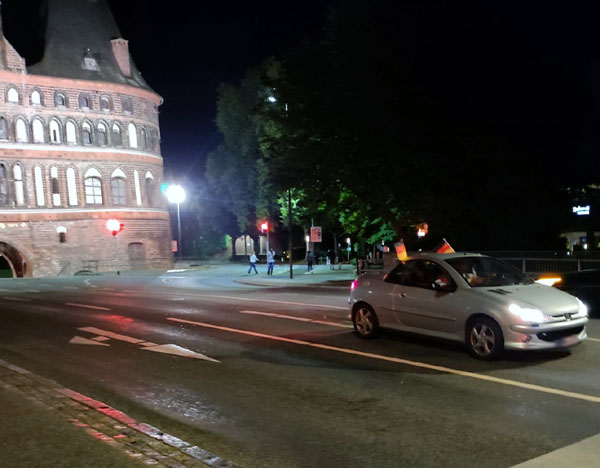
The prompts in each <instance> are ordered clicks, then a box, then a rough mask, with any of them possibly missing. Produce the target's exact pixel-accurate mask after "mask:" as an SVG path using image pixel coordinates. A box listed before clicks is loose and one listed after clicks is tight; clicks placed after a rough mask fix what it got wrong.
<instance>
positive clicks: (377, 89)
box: [259, 0, 577, 249]
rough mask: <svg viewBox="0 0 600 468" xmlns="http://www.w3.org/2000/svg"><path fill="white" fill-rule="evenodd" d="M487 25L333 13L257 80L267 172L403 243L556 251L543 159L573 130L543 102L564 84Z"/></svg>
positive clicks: (465, 13)
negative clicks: (422, 233) (424, 237)
mask: <svg viewBox="0 0 600 468" xmlns="http://www.w3.org/2000/svg"><path fill="white" fill-rule="evenodd" d="M488 13H489V12H487V11H485V10H484V9H483V8H482V7H480V6H479V5H478V3H476V2H475V3H471V2H451V3H450V4H447V3H446V2H428V1H424V2H421V1H419V2H396V3H392V2H387V1H377V0H376V1H369V2H366V1H344V2H340V3H339V5H337V7H336V8H334V9H333V10H332V13H331V15H330V18H329V21H328V24H327V25H326V28H325V30H324V32H323V34H322V35H321V36H320V37H316V38H312V39H311V40H307V41H306V43H305V44H304V45H303V46H302V47H300V48H298V49H296V50H294V51H292V52H290V53H289V54H288V55H287V56H286V57H284V59H283V60H281V61H280V62H275V61H273V62H271V63H270V64H269V66H267V67H266V69H265V73H264V78H263V80H264V82H265V84H266V85H267V86H268V87H269V88H270V90H271V91H272V93H273V95H274V96H275V97H276V98H277V101H276V102H275V103H273V102H268V101H264V100H263V101H261V102H260V104H261V108H260V121H259V123H260V128H259V130H260V137H261V138H260V142H261V150H262V155H261V158H262V159H263V160H264V161H265V163H264V164H265V166H267V167H269V170H270V171H271V174H273V175H274V176H275V178H276V179H277V180H278V182H279V183H280V184H281V186H282V187H289V186H295V187H298V188H301V189H302V190H303V191H304V193H305V194H306V195H307V197H308V198H309V199H314V200H327V205H328V209H329V210H330V211H331V210H333V211H335V210H336V204H338V206H337V209H338V212H339V213H341V212H342V211H343V207H342V206H341V205H339V203H340V194H343V193H350V194H352V197H345V198H346V200H348V199H354V200H355V202H356V204H355V206H356V213H357V214H359V215H360V216H363V217H364V218H365V220H364V223H363V225H368V224H369V223H370V222H372V221H373V220H379V221H380V222H381V223H382V224H381V225H382V226H383V225H385V224H389V225H391V226H393V228H394V230H395V232H396V234H397V236H398V237H404V238H405V239H410V237H411V235H412V232H413V226H414V225H415V224H416V223H419V222H421V221H427V222H428V223H429V225H430V227H431V228H432V235H437V236H444V237H447V238H449V239H451V240H453V242H452V243H453V245H455V246H456V247H459V248H469V249H489V248H494V249H499V248H523V247H529V248H532V247H538V248H539V247H548V246H550V245H551V244H553V242H554V240H555V239H556V234H557V230H556V225H555V222H554V220H556V216H554V214H553V213H554V210H555V208H556V206H557V203H560V201H561V200H560V198H559V196H558V192H557V191H554V190H553V189H552V188H551V187H553V186H557V184H556V180H555V179H553V178H552V177H553V176H555V175H556V171H555V167H554V165H553V164H549V163H548V162H547V161H548V149H549V148H551V147H553V146H556V145H562V144H564V138H565V135H566V134H568V135H573V134H576V133H577V130H576V124H574V123H573V122H572V121H570V120H569V119H568V118H566V117H565V116H564V115H563V114H562V111H559V110H557V108H556V104H557V102H560V103H562V104H565V106H567V104H566V103H565V102H564V99H562V98H561V97H560V96H556V95H554V96H553V97H554V103H552V104H551V103H549V102H547V99H546V98H547V94H545V93H547V92H548V90H549V88H550V87H551V86H557V85H559V86H562V87H564V86H567V84H565V83H564V82H563V81H561V80H562V78H561V77H560V76H559V77H554V78H553V79H552V80H550V79H549V76H551V75H549V73H550V72H551V71H552V70H551V67H550V66H549V65H548V64H546V63H543V61H540V60H539V59H538V58H537V57H535V56H532V55H531V54H530V53H529V52H528V51H526V50H523V49H522V48H520V47H519V44H518V43H516V42H514V41H513V40H512V38H510V37H506V36H504V35H503V34H502V33H501V31H500V30H499V29H498V28H497V27H496V25H495V24H494V22H493V21H492V20H491V18H490V17H489V16H488ZM518 74H521V75H523V74H525V75H526V76H525V78H524V77H523V76H519V79H518V80H517V75H518ZM528 79H529V80H530V81H531V83H529V81H528ZM517 81H518V82H517ZM570 107H572V106H567V108H570ZM313 197H314V198H313ZM346 219H347V218H346ZM357 229H358V227H357Z"/></svg>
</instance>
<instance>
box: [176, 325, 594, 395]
mask: <svg viewBox="0 0 600 468" xmlns="http://www.w3.org/2000/svg"><path fill="white" fill-rule="evenodd" d="M167 320H170V321H172V322H179V323H187V324H190V325H197V326H199V327H205V328H213V329H215V330H221V331H226V332H231V333H238V334H240V335H248V336H253V337H256V338H264V339H267V340H274V341H283V342H285V343H293V344H297V345H301V346H310V347H312V348H320V349H326V350H328V351H337V352H339V353H344V354H352V355H355V356H362V357H367V358H371V359H379V360H381V361H389V362H395V363H397V364H404V365H407V366H413V367H419V368H421V369H429V370H434V371H437V372H443V373H446V374H454V375H460V376H463V377H470V378H473V379H478V380H485V381H488V382H494V383H499V384H502V385H510V386H513V387H520V388H525V389H528V390H534V391H537V392H543V393H550V394H553V395H560V396H564V397H567V398H574V399H578V400H584V401H590V402H592V403H600V397H598V396H595V395H586V394H584V393H576V392H568V391H565V390H559V389H556V388H551V387H543V386H541V385H535V384H528V383H525V382H519V381H518V380H510V379H502V378H499V377H493V376H490V375H485V374H476V373H475V372H468V371H462V370H458V369H452V368H450V367H444V366H436V365H434V364H427V363H424V362H417V361H409V360H407V359H401V358H395V357H392V356H385V355H382V354H374V353H365V352H362V351H357V350H355V349H347V348H338V347H337V346H330V345H326V344H321V343H313V342H310V341H303V340H295V339H293V338H284V337H281V336H274V335H265V334H264V333H257V332H251V331H248V330H239V329H237V328H230V327H221V326H219V325H213V324H210V323H205V322H195V321H192V320H185V319H180V318H175V317H168V318H167Z"/></svg>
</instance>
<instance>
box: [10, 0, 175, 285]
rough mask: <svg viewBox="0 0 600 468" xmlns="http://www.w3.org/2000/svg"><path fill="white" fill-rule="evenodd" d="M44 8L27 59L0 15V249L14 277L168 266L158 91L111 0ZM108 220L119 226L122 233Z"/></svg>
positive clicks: (69, 1) (58, 2)
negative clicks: (37, 55) (35, 54)
mask: <svg viewBox="0 0 600 468" xmlns="http://www.w3.org/2000/svg"><path fill="white" fill-rule="evenodd" d="M42 3H43V2H42ZM47 8H48V10H47V15H48V17H47V22H46V31H45V49H44V54H43V58H42V59H41V60H40V61H38V62H37V63H34V64H31V65H29V66H26V64H25V60H24V59H23V58H22V57H21V56H20V55H19V53H18V52H17V51H16V50H15V49H14V48H13V47H12V46H11V44H10V43H9V41H8V40H7V39H6V38H5V37H4V34H3V32H2V26H1V21H0V256H2V257H4V260H6V262H7V263H8V264H9V266H10V268H11V271H12V274H13V276H15V277H25V276H58V275H72V274H77V273H78V272H82V271H86V270H94V271H95V270H96V268H97V269H98V271H112V270H127V269H145V268H168V267H169V266H170V265H171V264H172V253H171V249H170V247H171V245H170V244H171V243H170V239H171V232H170V223H169V213H168V211H167V208H166V202H165V200H164V198H163V197H162V195H161V193H160V190H159V188H160V185H161V183H162V181H163V160H162V156H161V152H160V128H159V122H158V106H159V105H160V104H161V103H162V99H161V97H160V96H159V95H157V94H156V93H155V92H154V91H153V90H152V89H151V88H150V87H149V86H148V84H147V83H146V82H145V81H144V80H143V79H142V77H141V75H140V73H139V72H138V70H137V68H136V66H135V64H134V63H133V61H132V59H131V57H130V55H129V48H128V42H127V41H126V40H125V39H123V38H121V34H120V33H119V30H118V28H117V26H116V23H115V21H114V18H113V17H112V15H111V12H110V9H109V7H108V5H107V4H106V2H105V1H104V0H49V1H48V4H47ZM109 219H116V220H118V221H119V222H120V223H123V224H124V229H123V231H122V232H120V233H119V234H118V235H117V236H113V235H112V234H111V232H109V231H108V230H107V228H106V222H107V220H109Z"/></svg>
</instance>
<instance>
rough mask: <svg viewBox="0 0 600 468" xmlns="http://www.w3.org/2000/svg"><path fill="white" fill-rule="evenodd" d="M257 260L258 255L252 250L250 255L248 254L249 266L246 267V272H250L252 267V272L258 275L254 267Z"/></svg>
mask: <svg viewBox="0 0 600 468" xmlns="http://www.w3.org/2000/svg"><path fill="white" fill-rule="evenodd" d="M257 261H258V257H257V256H256V254H255V253H254V252H252V255H250V268H248V274H250V272H251V271H252V269H253V268H254V273H256V274H257V275H258V270H257V269H256V262H257Z"/></svg>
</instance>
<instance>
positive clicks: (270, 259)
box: [267, 248, 275, 275]
mask: <svg viewBox="0 0 600 468" xmlns="http://www.w3.org/2000/svg"><path fill="white" fill-rule="evenodd" d="M274 265H275V251H274V250H273V249H272V248H271V249H269V250H268V251H267V275H272V274H273V266H274Z"/></svg>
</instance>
